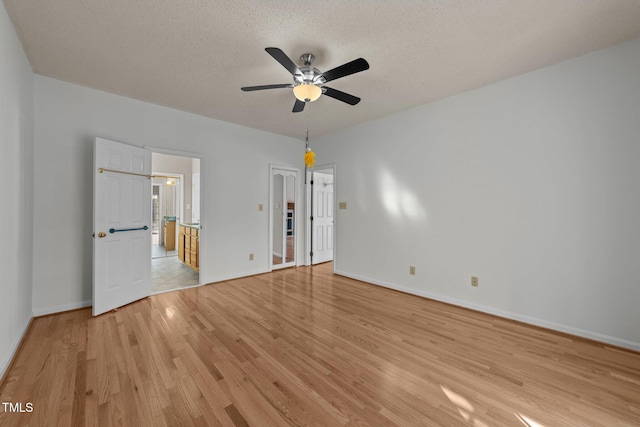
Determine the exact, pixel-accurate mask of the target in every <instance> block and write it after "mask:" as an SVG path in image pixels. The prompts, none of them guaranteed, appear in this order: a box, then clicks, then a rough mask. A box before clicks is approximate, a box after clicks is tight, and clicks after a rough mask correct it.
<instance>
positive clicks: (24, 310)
mask: <svg viewBox="0 0 640 427" xmlns="http://www.w3.org/2000/svg"><path fill="white" fill-rule="evenodd" d="M32 129H33V72H32V71H31V66H30V65H29V62H28V61H27V58H26V56H25V54H24V52H23V50H22V46H21V45H20V42H19V41H18V37H17V36H16V34H15V32H14V30H13V26H12V25H11V21H10V20H9V17H8V15H7V12H6V10H5V8H4V5H3V4H1V3H0V183H1V184H2V204H0V224H2V225H1V226H0V242H1V244H0V378H1V377H2V375H3V374H4V372H5V369H6V368H7V366H8V364H9V362H10V360H11V357H12V356H13V354H14V352H15V350H16V348H17V345H18V343H19V341H20V338H21V337H22V334H23V333H24V332H25V329H26V327H27V324H28V322H29V319H30V318H31V283H32V270H31V261H32V257H33V241H32V239H33V232H32V222H33V136H32V135H33V132H32Z"/></svg>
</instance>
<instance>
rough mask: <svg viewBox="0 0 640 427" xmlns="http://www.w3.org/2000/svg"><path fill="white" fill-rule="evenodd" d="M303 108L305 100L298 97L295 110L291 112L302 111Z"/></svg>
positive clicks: (294, 106)
mask: <svg viewBox="0 0 640 427" xmlns="http://www.w3.org/2000/svg"><path fill="white" fill-rule="evenodd" d="M302 110H304V101H300V100H299V99H296V103H295V104H293V110H291V112H292V113H300V112H302Z"/></svg>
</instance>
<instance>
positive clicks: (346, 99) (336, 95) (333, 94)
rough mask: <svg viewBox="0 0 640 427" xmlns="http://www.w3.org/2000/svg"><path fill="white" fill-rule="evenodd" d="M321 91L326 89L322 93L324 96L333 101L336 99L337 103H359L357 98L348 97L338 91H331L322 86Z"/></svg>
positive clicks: (331, 89)
mask: <svg viewBox="0 0 640 427" xmlns="http://www.w3.org/2000/svg"><path fill="white" fill-rule="evenodd" d="M323 89H326V90H325V91H324V94H325V95H327V96H330V97H331V98H333V99H337V100H338V101H342V102H346V103H347V104H349V105H356V104H357V103H358V102H360V98H358V97H357V96H353V95H349V94H348V93H345V92H342V91H340V90H337V89H333V88H330V87H327V86H324V87H323Z"/></svg>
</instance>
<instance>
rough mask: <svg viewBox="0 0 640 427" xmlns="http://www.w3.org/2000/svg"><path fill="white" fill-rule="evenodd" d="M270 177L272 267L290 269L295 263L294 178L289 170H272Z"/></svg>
mask: <svg viewBox="0 0 640 427" xmlns="http://www.w3.org/2000/svg"><path fill="white" fill-rule="evenodd" d="M272 173H273V176H272V183H273V184H272V185H273V186H272V188H271V194H272V197H273V203H272V209H273V212H272V215H271V218H272V221H273V223H272V228H273V236H272V242H273V247H272V254H271V255H272V266H273V268H282V267H291V266H294V265H295V262H296V254H295V252H296V251H295V248H296V227H295V226H296V224H295V217H296V197H295V196H296V177H297V173H296V172H295V171H291V170H282V169H274V170H273V172H272Z"/></svg>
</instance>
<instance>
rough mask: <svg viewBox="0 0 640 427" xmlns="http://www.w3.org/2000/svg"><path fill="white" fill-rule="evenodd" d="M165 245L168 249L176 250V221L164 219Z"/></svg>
mask: <svg viewBox="0 0 640 427" xmlns="http://www.w3.org/2000/svg"><path fill="white" fill-rule="evenodd" d="M163 233H164V247H165V249H166V250H167V251H175V250H176V222H175V221H164V230H163Z"/></svg>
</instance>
